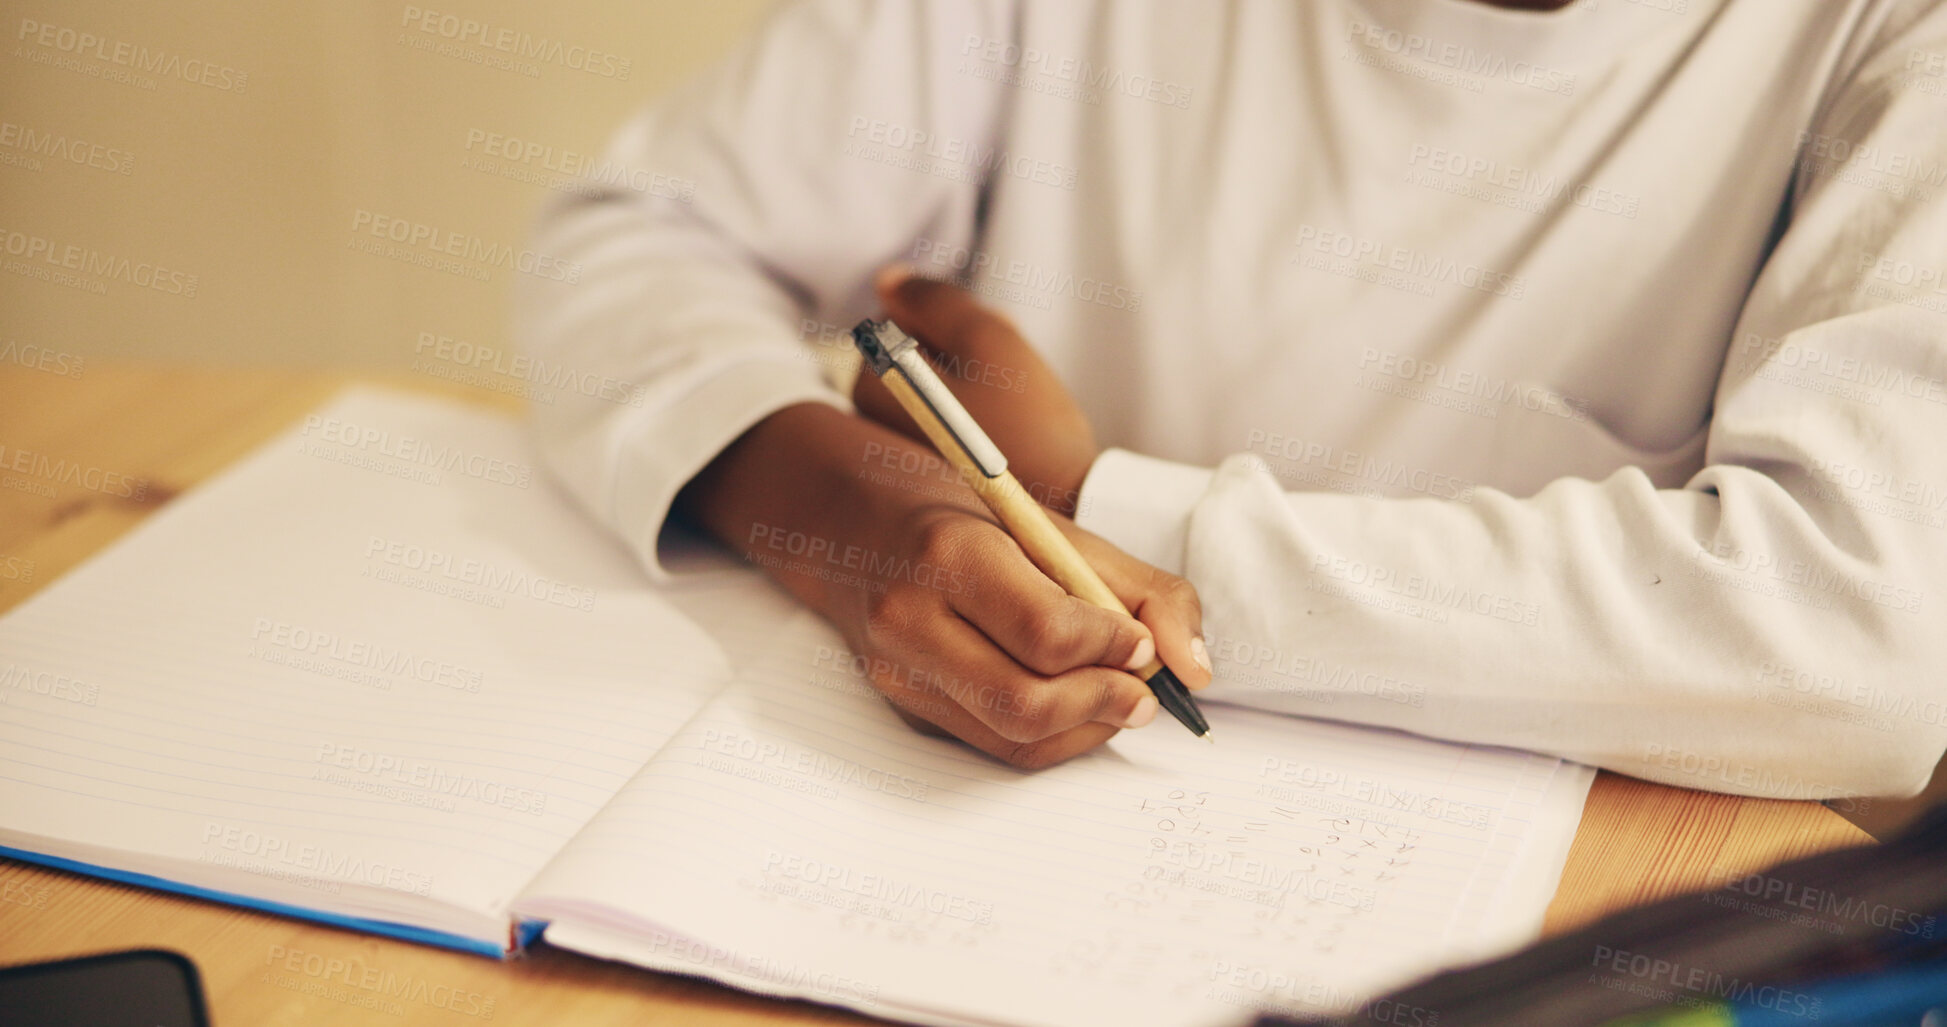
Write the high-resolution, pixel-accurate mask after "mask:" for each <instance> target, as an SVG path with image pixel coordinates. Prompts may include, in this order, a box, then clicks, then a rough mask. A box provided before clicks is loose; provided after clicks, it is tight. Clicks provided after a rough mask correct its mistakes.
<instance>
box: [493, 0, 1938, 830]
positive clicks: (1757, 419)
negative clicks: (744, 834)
mask: <svg viewBox="0 0 1947 1027" xmlns="http://www.w3.org/2000/svg"><path fill="white" fill-rule="evenodd" d="M602 168H603V169H605V170H606V172H607V173H606V175H605V177H606V179H607V180H608V181H610V182H613V183H615V184H613V185H611V186H608V187H603V188H591V189H590V195H589V196H586V197H579V198H576V199H574V200H573V201H571V202H566V203H563V204H560V205H557V206H556V207H555V208H554V209H552V210H551V211H550V212H549V213H548V215H547V216H546V218H545V220H544V222H543V224H542V226H541V229H540V232H539V238H538V240H537V241H536V243H535V248H536V249H537V250H540V251H543V252H546V253H549V254H552V255H554V256H556V257H558V258H561V259H565V260H571V261H574V262H576V263H577V264H579V265H580V270H581V273H580V275H579V279H578V281H577V282H575V283H573V284H567V283H560V282H543V281H538V280H537V281H535V282H532V283H527V285H526V286H525V288H526V290H527V291H526V294H525V295H524V296H523V297H522V304H521V310H522V314H521V317H520V319H519V321H520V323H519V327H518V331H519V334H520V335H521V336H522V338H523V340H524V342H525V344H526V345H527V346H528V347H530V349H531V351H532V352H533V353H534V354H535V355H536V356H537V357H539V358H540V359H542V360H544V361H548V362H550V363H552V364H555V365H558V366H560V367H564V368H568V369H572V370H575V371H577V372H581V373H588V372H600V373H601V374H602V375H604V376H609V377H613V378H616V379H620V380H623V381H629V382H633V383H634V384H635V385H636V386H637V387H638V389H639V391H637V392H635V393H632V394H631V398H632V399H633V400H634V401H633V402H614V401H613V397H612V396H610V395H594V396H589V395H582V394H580V393H578V392H575V391H573V390H568V391H564V392H563V393H562V394H561V395H560V397H559V399H558V401H557V402H554V403H550V404H538V405H537V406H536V407H535V415H536V419H537V425H538V430H539V433H540V437H541V439H542V440H543V445H544V448H545V450H546V452H547V454H548V457H549V460H550V461H551V464H552V466H553V467H554V468H555V470H556V472H557V473H558V475H559V477H560V478H561V479H562V480H563V481H564V482H565V483H566V484H567V485H568V486H569V487H570V488H571V490H572V491H573V492H574V493H575V494H576V495H578V496H579V497H580V498H581V499H582V500H583V501H585V502H586V504H587V505H588V507H589V508H590V509H591V510H592V511H593V512H594V513H595V514H596V515H597V516H598V517H600V518H601V519H602V520H604V521H605V522H606V523H607V524H609V525H610V526H611V527H613V529H614V530H615V531H616V532H617V533H619V534H620V535H621V536H622V537H623V538H624V539H626V540H627V541H628V542H629V544H630V545H631V546H632V547H633V548H634V550H635V551H636V552H637V553H638V554H639V555H640V557H641V559H642V560H643V562H644V564H645V566H647V567H648V568H649V570H650V572H651V573H652V574H659V575H660V574H663V573H665V572H664V570H663V568H662V567H661V565H660V564H659V563H658V556H657V539H658V536H659V533H660V532H661V531H662V526H663V522H664V520H665V518H666V516H667V513H668V510H669V507H670V503H671V500H672V499H673V498H674V496H675V494H676V492H677V490H678V489H679V488H681V486H682V485H683V483H684V482H685V481H687V480H688V479H689V478H690V477H691V476H692V475H693V474H694V473H695V472H696V471H697V470H699V469H700V468H702V467H703V466H704V465H705V464H707V463H708V462H709V461H710V460H711V459H712V458H713V457H714V456H715V455H716V454H717V453H718V452H719V451H721V450H722V449H723V448H724V447H725V446H727V445H728V444H729V443H730V442H731V441H732V440H733V439H735V438H736V437H737V436H738V435H739V434H740V433H741V432H742V431H743V430H744V429H746V428H748V427H749V426H750V425H752V424H754V423H755V422H757V421H758V420H760V419H761V418H763V417H764V416H765V415H767V414H769V413H771V412H773V411H775V410H778V409H780V408H782V407H784V406H787V405H790V404H792V403H796V402H802V401H806V400H813V401H823V402H830V403H834V404H838V405H840V406H843V405H845V403H846V399H845V398H844V396H843V395H842V394H840V393H839V392H837V391H835V390H834V388H833V387H832V386H831V385H830V384H828V383H827V380H826V378H825V376H824V375H823V374H822V371H823V367H822V359H821V357H820V354H821V353H822V352H824V351H822V350H820V349H818V348H817V347H816V346H815V345H812V344H811V343H815V342H817V341H819V340H818V338H816V337H818V336H825V337H826V339H825V341H829V340H830V337H832V336H836V335H837V334H839V333H842V332H843V330H844V328H845V327H846V326H849V325H850V324H851V323H852V322H853V321H855V320H856V319H858V318H860V317H862V316H865V315H868V314H871V313H873V312H874V303H873V300H872V294H871V289H870V285H869V282H870V278H871V274H872V272H873V271H874V270H875V269H877V268H878V267H879V266H881V265H882V264H884V263H886V262H889V261H894V260H905V261H908V262H910V263H913V264H915V265H917V266H918V267H919V268H920V269H921V270H922V271H926V272H928V273H932V274H935V275H939V276H957V277H959V278H961V279H962V280H964V281H965V282H967V284H969V286H970V287H972V288H974V289H975V290H977V291H978V292H979V293H980V294H981V295H982V296H983V297H984V298H985V299H986V301H987V302H989V303H990V304H992V305H994V306H995V307H997V308H998V309H1000V310H1002V311H1004V312H1005V313H1006V314H1008V315H1009V316H1010V317H1012V318H1013V319H1014V320H1015V322H1016V323H1017V324H1018V325H1019V326H1020V327H1021V328H1022V330H1023V332H1024V334H1025V335H1026V336H1027V337H1028V338H1029V339H1030V340H1032V341H1033V342H1034V343H1035V344H1036V345H1037V347H1038V348H1039V349H1040V350H1041V352H1042V353H1043V354H1044V355H1045V356H1046V358H1047V360H1048V362H1049V363H1050V364H1051V366H1052V367H1053V368H1054V369H1055V371H1056V372H1058V373H1059V374H1060V375H1061V377H1062V380H1063V381H1064V382H1065V383H1067V385H1068V386H1069V388H1070V389H1071V391H1072V392H1073V393H1074V394H1075V396H1076V397H1077V399H1078V401H1079V402H1080V404H1081V405H1082V408H1083V409H1084V411H1085V412H1086V413H1087V414H1088V416H1089V417H1090V419H1091V421H1092V423H1093V424H1094V425H1095V426H1096V427H1097V431H1098V435H1099V437H1100V438H1101V439H1102V440H1103V441H1104V442H1105V443H1106V444H1108V445H1111V446H1113V447H1115V448H1112V449H1110V450H1108V451H1107V452H1106V453H1104V455H1103V456H1102V457H1101V459H1100V460H1099V461H1098V462H1097V463H1096V465H1095V466H1094V468H1093V470H1092V472H1091V473H1090V475H1089V478H1088V481H1087V484H1086V486H1085V487H1084V489H1083V494H1082V497H1081V511H1080V520H1081V523H1082V524H1083V525H1084V526H1086V527H1088V528H1090V529H1092V530H1094V531H1096V532H1098V533H1099V534H1101V535H1103V536H1105V537H1107V538H1108V539H1109V540H1111V541H1113V542H1115V543H1117V544H1119V545H1121V546H1122V547H1123V548H1125V549H1127V550H1128V551H1130V552H1131V553H1133V554H1135V555H1137V556H1140V557H1142V558H1144V559H1147V560H1149V561H1151V562H1153V563H1155V564H1157V565H1159V566H1162V567H1165V568H1168V569H1171V570H1174V571H1177V572H1179V573H1182V574H1184V575H1185V576H1187V577H1188V578H1189V579H1190V580H1191V581H1192V582H1193V583H1194V584H1195V585H1196V586H1197V588H1198V590H1199V592H1200V593H1201V595H1202V599H1203V604H1204V610H1205V625H1206V629H1207V633H1208V637H1209V642H1210V647H1211V650H1212V652H1213V655H1214V656H1215V657H1216V659H1217V662H1218V668H1217V669H1218V674H1217V679H1218V684H1216V685H1215V686H1214V687H1213V689H1212V691H1211V692H1209V693H1208V694H1209V695H1210V696H1211V697H1212V698H1213V699H1226V700H1233V701H1236V702H1241V703H1249V704H1252V705H1256V706H1260V707H1266V708H1271V709H1276V710H1282V711H1288V712H1292V713H1299V714H1307V715H1314V716H1323V717H1331V718H1337V719H1342V720H1349V721H1356V722H1364V723H1373V724H1382V725H1388V726H1393V727H1398V728H1402V729H1405V730H1409V731H1415V732H1420V733H1424V734H1429V735H1435V736H1440V737H1445V738H1454V739H1460V740H1465V741H1472V742H1485V743H1493V744H1501V745H1510V746H1520V747H1525V748H1531V749H1536V750H1540V751H1545V752H1550V753H1557V754H1560V755H1563V756H1567V757H1570V758H1573V759H1576V760H1580V761H1584V762H1587V763H1591V764H1594V765H1597V766H1601V767H1607V768H1611V769H1614V770H1618V771H1621V772H1624V773H1628V774H1633V775H1637V776H1640V777H1644V778H1649V779H1652V780H1658V781H1665V782H1670V783H1675V784H1681V785H1688V786H1693V787H1701V788H1709V789H1716V790H1721V791H1730V792H1738V793H1744V794H1752V795H1767V796H1776V797H1784V798H1822V797H1829V796H1838V795H1850V794H1861V793H1864V794H1910V793H1912V792H1914V791H1916V790H1918V789H1919V788H1920V787H1921V786H1922V785H1923V784H1924V783H1925V782H1926V780H1927V777H1928V775H1929V773H1930V771H1931V770H1932V768H1933V767H1934V764H1935V762H1936V761H1937V760H1938V759H1939V758H1940V756H1941V753H1942V750H1943V747H1947V595H1943V594H1941V593H1942V591H1943V590H1944V589H1947V545H1943V530H1942V529H1943V528H1947V195H1944V194H1947V4H1943V3H1939V2H1935V0H1575V2H1573V3H1571V4H1570V5H1569V6H1567V7H1566V8H1564V9H1562V10H1560V11H1557V12H1552V13H1535V12H1522V11H1510V10H1503V9H1497V8H1493V7H1490V6H1487V5H1485V4H1482V3H1477V2H1473V0H1231V2H1223V3H1219V2H1214V0H1212V2H1200V3H1171V2H1166V0H1156V2H1126V0H1125V2H1112V0H1098V2H1085V0H1045V2H1044V0H961V2H946V0H929V2H924V3H922V2H909V3H897V2H889V0H814V2H806V3H796V4H791V5H788V6H786V7H785V8H783V9H782V10H780V11H779V12H778V13H777V14H775V15H774V16H773V17H772V18H771V20H770V21H769V22H768V24H767V25H766V26H765V27H764V28H763V29H762V31H760V32H758V33H757V34H756V35H755V36H754V37H752V38H751V39H750V40H749V41H748V42H747V43H746V44H745V45H743V46H742V48H741V49H740V50H739V51H737V52H736V53H735V54H734V55H733V56H731V57H730V58H729V59H728V60H726V61H725V62H723V63H722V64H721V65H720V66H718V67H717V68H716V69H715V70H714V71H712V72H711V73H710V74H708V75H707V76H705V77H703V78H702V79H700V80H699V81H697V82H695V83H693V84H691V85H690V86H689V87H688V88H686V89H684V90H681V91H679V92H677V93H675V94H674V95H671V96H669V97H667V98H664V99H663V100H661V101H660V102H658V103H657V104H655V105H654V106H653V107H652V108H650V109H649V110H648V111H647V112H645V113H644V114H642V115H641V116H640V117H639V118H637V119H635V120H633V121H632V122H630V123H629V124H628V125H627V126H626V127H625V128H624V129H623V130H622V132H621V133H620V134H619V136H618V137H617V138H616V139H615V141H614V143H613V146H612V148H611V150H610V151H609V153H608V155H607V158H606V161H605V162H604V164H603V165H602ZM618 169H627V170H628V172H629V173H628V174H622V173H619V172H618ZM644 181H653V182H665V183H669V182H674V183H683V185H682V188H641V187H640V183H641V182H644ZM807 337H812V338H811V342H808V341H807ZM990 384H991V383H990ZM968 387H980V386H973V385H969V386H968Z"/></svg>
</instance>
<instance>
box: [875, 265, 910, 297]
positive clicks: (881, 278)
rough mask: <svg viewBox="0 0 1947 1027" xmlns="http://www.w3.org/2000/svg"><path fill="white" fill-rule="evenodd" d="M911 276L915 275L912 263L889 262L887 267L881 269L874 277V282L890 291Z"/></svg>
mask: <svg viewBox="0 0 1947 1027" xmlns="http://www.w3.org/2000/svg"><path fill="white" fill-rule="evenodd" d="M911 277H913V268H912V265H910V264H887V265H886V266H885V267H882V268H880V269H879V273H878V274H877V275H876V276H874V277H873V280H872V283H873V284H874V285H876V286H878V287H879V288H880V289H882V290H885V291H887V292H890V291H892V290H893V289H897V288H899V287H900V286H901V285H903V284H905V282H906V279H908V278H911Z"/></svg>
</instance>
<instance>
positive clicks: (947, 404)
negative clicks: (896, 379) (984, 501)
mask: <svg viewBox="0 0 1947 1027" xmlns="http://www.w3.org/2000/svg"><path fill="white" fill-rule="evenodd" d="M890 355H891V357H892V365H893V369H894V370H895V371H897V372H898V373H899V374H900V375H901V376H903V377H904V378H905V379H906V380H907V381H908V382H910V383H912V386H913V391H914V392H917V393H919V397H920V398H921V399H923V400H925V401H926V405H927V406H929V407H932V408H933V413H934V414H935V415H937V416H938V417H939V419H940V423H941V424H943V425H945V426H946V430H947V431H949V432H951V433H952V434H953V438H954V440H955V441H957V442H959V443H960V448H962V449H964V450H966V452H967V457H968V459H970V460H972V461H973V462H974V465H975V466H976V467H979V468H980V473H981V474H984V475H986V476H987V477H989V478H998V477H1000V476H1001V475H1002V474H1005V473H1006V472H1007V458H1006V457H1004V456H1002V455H1001V451H1000V447H998V446H996V445H994V440H992V439H990V438H988V437H987V433H986V432H984V431H981V430H980V425H978V424H975V423H974V419H973V416H972V415H971V414H969V413H967V408H966V407H963V406H961V405H960V400H958V399H957V398H955V397H954V395H953V393H952V391H951V390H949V389H948V388H947V387H946V383H945V382H942V381H940V376H939V375H937V374H934V373H933V367H932V365H930V364H928V363H927V362H926V358H924V357H922V356H920V354H919V348H918V347H916V346H901V347H899V348H898V349H895V350H893V351H892V353H891V354H890Z"/></svg>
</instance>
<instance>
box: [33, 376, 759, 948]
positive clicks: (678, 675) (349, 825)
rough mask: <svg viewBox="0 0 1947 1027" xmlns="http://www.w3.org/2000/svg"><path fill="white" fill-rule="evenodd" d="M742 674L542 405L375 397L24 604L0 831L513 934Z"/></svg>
mask: <svg viewBox="0 0 1947 1027" xmlns="http://www.w3.org/2000/svg"><path fill="white" fill-rule="evenodd" d="M725 675H726V667H725V665H724V664H723V662H722V655H721V653H719V652H718V651H717V649H716V647H715V645H714V643H713V642H712V641H711V640H710V639H709V638H708V637H707V636H706V635H704V634H703V633H702V632H701V631H700V630H698V629H697V628H695V627H694V626H693V625H691V624H689V623H688V622H687V621H686V620H685V619H684V618H683V617H682V616H681V615H680V614H678V613H676V612H675V611H674V610H673V609H672V608H671V607H670V606H669V604H668V603H667V602H665V601H664V600H663V599H661V598H660V597H659V596H658V595H657V594H655V593H654V592H652V591H651V590H650V589H649V587H648V584H647V582H646V579H644V578H643V576H642V575H641V573H640V572H639V570H638V569H637V568H636V564H635V562H634V560H633V559H631V557H630V556H629V555H628V554H627V553H625V552H623V551H622V550H621V549H620V548H618V547H616V546H614V545H612V544H611V543H609V542H608V541H606V540H605V539H604V538H603V536H602V535H601V533H600V532H598V531H596V530H594V529H593V528H592V527H591V526H590V524H589V523H588V521H587V520H586V519H585V518H583V517H581V516H580V515H579V514H578V513H577V512H576V511H575V510H574V509H572V508H571V507H570V506H569V505H567V503H566V501H565V499H564V498H563V497H562V496H560V495H559V494H557V493H556V492H555V490H554V488H553V487H552V485H551V483H550V482H549V481H548V480H547V479H546V478H545V477H543V475H542V472H541V470H540V468H539V466H538V464H537V463H536V462H535V457H534V456H533V455H531V454H530V453H529V452H528V446H527V443H526V441H525V439H524V437H523V433H522V430H521V428H520V427H519V426H518V425H517V424H516V423H514V422H512V421H511V420H509V419H508V418H506V417H504V416H500V415H496V414H491V413H487V412H483V411H476V410H469V409H465V408H462V407H458V406H456V405H454V404H451V403H447V402H435V401H431V400H425V399H418V398H411V397H406V396H403V395H398V394H389V393H383V392H377V391H366V390H361V391H356V392H352V393H348V394H347V395H345V396H344V397H342V398H341V399H340V400H338V401H336V402H335V403H333V404H332V405H330V406H329V407H328V408H326V409H324V410H322V411H320V412H319V413H318V414H317V415H315V416H313V417H311V418H309V419H307V420H306V421H305V422H303V423H301V424H300V425H299V426H297V427H296V428H295V429H293V430H292V432H291V433H290V434H287V435H285V436H283V437H281V438H279V439H277V440H275V441H273V442H271V443H269V444H268V445H266V446H265V447H264V448H263V449H261V450H259V451H257V452H256V453H255V454H253V455H252V456H251V457H249V458H247V459H246V460H245V461H243V462H242V463H241V464H239V465H238V466H237V467H235V468H233V469H232V470H230V471H228V472H226V473H225V474H223V475H222V476H220V477H219V478H217V479H215V480H212V481H210V482H209V483H207V484H205V485H203V486H201V487H199V488H197V489H196V490H194V491H192V492H190V493H189V494H187V495H186V496H184V497H182V498H180V499H177V500H175V501H174V502H172V503H171V504H170V505H169V506H168V507H166V508H164V509H163V510H162V511H160V512H159V513H157V514H156V515H155V516H154V517H153V518H152V519H151V520H150V521H149V522H147V523H145V524H144V525H143V526H142V527H141V528H139V529H138V530H137V531H136V532H135V533H133V534H132V535H131V536H129V537H128V538H126V539H124V540H122V541H121V542H120V543H118V544H117V545H116V546H114V547H112V548H111V549H110V550H109V551H107V552H105V553H104V554H102V555H100V556H98V557H97V558H95V559H94V560H93V561H91V562H89V563H88V564H86V565H84V566H82V567H80V568H78V569H77V570H75V571H74V572H73V573H72V574H70V575H69V576H67V577H66V578H64V579H62V580H61V581H59V582H57V583H55V584H54V585H53V586H51V587H50V588H48V589H46V590H45V591H44V592H43V593H42V594H40V595H38V596H36V597H35V598H34V599H33V600H32V601H30V602H29V603H27V604H25V605H24V606H22V607H21V608H19V609H18V610H16V611H14V612H13V613H12V614H11V615H10V616H8V617H7V618H5V619H4V621H0V703H3V705H0V844H5V845H8V846H11V847H15V848H21V849H26V850H30V851H36V852H44V853H51V854H55V855H61V856H67V857H70V858H76V859H81V860H84V861H88V862H96V863H101V864H105V865H108V866H111V867H115V868H117V869H126V870H136V871H140V872H148V873H154V874H158V875H160V876H163V877H167V878H171V879H174V880H178V881H184V882H187V883H191V884H197V885H200V886H204V887H213V888H220V889H223V890H228V891H235V892H243V893H248V894H250V895H252V896H256V897H263V898H271V899H277V900H280V901H286V902H291V903H294V904H297V905H300V906H306V907H315V908H323V909H328V910H333V911H340V912H346V911H350V912H358V913H365V914H373V913H376V914H380V915H383V914H384V913H385V912H386V911H388V910H390V911H397V910H414V909H417V910H419V912H418V913H417V914H416V915H415V916H412V917H393V918H403V919H416V920H427V919H430V920H432V921H433V923H430V924H426V925H427V926H441V927H444V928H445V929H449V930H463V931H468V932H470V933H472V934H473V935H474V936H476V937H487V938H503V939H504V936H505V933H506V931H505V921H506V917H507V915H508V914H507V906H508V903H509V902H510V900H511V899H512V898H513V896H514V895H515V893H516V892H518V891H519V889H520V888H521V887H522V886H523V885H524V884H525V883H526V882H527V881H528V880H529V879H530V878H531V877H532V876H533V875H534V873H535V872H536V871H537V870H539V869H540V868H541V867H542V866H543V865H544V864H545V863H546V862H547V861H548V859H549V858H551V857H552V856H553V854H554V852H555V851H556V850H557V849H558V848H559V847H560V846H561V844H562V843H563V842H565V841H566V840H567V839H568V838H570V837H571V836H572V835H573V834H574V833H575V832H576V831H577V830H578V829H579V828H580V827H581V826H582V824H583V823H585V822H586V821H587V820H588V818H589V817H591V816H592V815H593V814H594V813H595V811H596V810H598V809H599V808H600V807H601V806H602V804H603V803H605V802H606V801H607V800H608V799H609V797H610V796H611V795H612V794H613V793H614V792H615V790H616V789H617V788H618V787H620V786H621V785H622V784H623V783H624V782H625V781H627V780H628V779H629V778H630V777H631V776H633V775H634V774H635V772H636V771H637V770H638V769H639V768H640V767H641V765H642V763H643V762H644V760H645V759H647V757H648V756H649V755H650V754H651V753H653V752H654V751H655V750H656V749H657V748H659V747H660V746H661V745H662V743H663V742H664V741H666V740H667V739H668V738H669V737H670V736H671V735H672V734H673V732H674V731H675V730H676V728H677V727H678V726H680V725H681V724H682V723H683V722H684V721H685V720H687V719H688V718H689V717H690V716H691V715H692V714H693V713H695V712H696V710H697V709H698V708H700V706H701V705H702V703H703V702H704V700H705V699H707V698H708V697H709V696H710V695H712V694H714V692H715V690H716V689H717V688H718V687H720V686H721V684H722V682H723V681H724V680H725V679H726V676H725ZM437 907H445V908H444V909H443V910H442V909H440V908H437Z"/></svg>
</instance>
